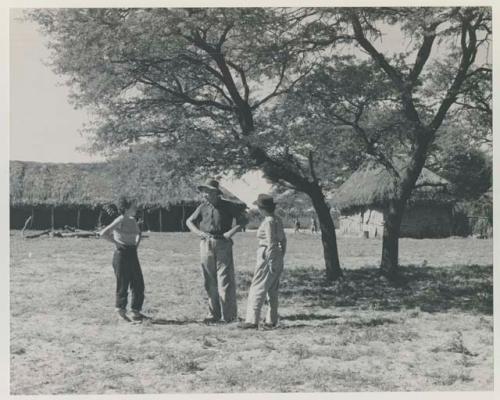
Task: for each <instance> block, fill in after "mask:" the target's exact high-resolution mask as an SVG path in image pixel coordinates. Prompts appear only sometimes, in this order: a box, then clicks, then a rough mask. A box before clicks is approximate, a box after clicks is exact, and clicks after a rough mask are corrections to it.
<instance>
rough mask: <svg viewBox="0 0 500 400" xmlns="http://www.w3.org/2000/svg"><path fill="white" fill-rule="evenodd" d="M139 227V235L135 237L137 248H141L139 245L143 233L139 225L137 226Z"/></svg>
mask: <svg viewBox="0 0 500 400" xmlns="http://www.w3.org/2000/svg"><path fill="white" fill-rule="evenodd" d="M137 227H138V228H139V233H138V234H137V236H136V237H135V247H139V243H141V240H142V231H141V228H140V227H139V224H137Z"/></svg>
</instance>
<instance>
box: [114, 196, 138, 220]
mask: <svg viewBox="0 0 500 400" xmlns="http://www.w3.org/2000/svg"><path fill="white" fill-rule="evenodd" d="M118 211H119V213H120V214H122V215H127V216H134V215H135V213H136V212H137V205H136V202H135V200H133V199H131V198H129V197H127V196H121V197H120V198H119V199H118Z"/></svg>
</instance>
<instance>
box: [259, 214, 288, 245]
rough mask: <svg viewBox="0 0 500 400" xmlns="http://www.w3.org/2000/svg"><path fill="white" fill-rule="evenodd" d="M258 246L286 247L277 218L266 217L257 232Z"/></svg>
mask: <svg viewBox="0 0 500 400" xmlns="http://www.w3.org/2000/svg"><path fill="white" fill-rule="evenodd" d="M257 238H258V239H259V246H267V247H268V248H274V247H278V246H279V244H280V243H281V244H283V245H286V236H285V230H284V229H283V223H282V222H281V218H279V217H277V216H267V217H265V218H264V221H262V223H261V224H260V226H259V229H258V230H257Z"/></svg>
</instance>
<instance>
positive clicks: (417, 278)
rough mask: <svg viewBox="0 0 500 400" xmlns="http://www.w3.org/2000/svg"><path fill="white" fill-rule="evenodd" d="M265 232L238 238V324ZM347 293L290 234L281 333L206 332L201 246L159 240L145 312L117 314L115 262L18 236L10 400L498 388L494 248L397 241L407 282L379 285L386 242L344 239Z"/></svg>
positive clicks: (100, 252)
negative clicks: (135, 321) (127, 316)
mask: <svg viewBox="0 0 500 400" xmlns="http://www.w3.org/2000/svg"><path fill="white" fill-rule="evenodd" d="M254 234H255V233H254V232H247V233H244V234H239V235H237V236H236V237H235V246H234V252H235V261H236V271H237V282H238V306H239V315H240V316H243V315H244V310H245V306H246V296H247V293H248V287H249V283H250V280H251V277H252V272H253V268H254V257H255V250H256V243H257V242H256V239H255V237H254ZM338 246H339V251H340V256H341V262H342V266H343V268H345V269H346V271H345V275H346V279H345V280H344V281H343V282H340V283H334V284H327V283H326V282H325V281H324V267H323V261H322V256H321V254H322V248H321V244H320V240H319V238H318V237H317V236H316V237H315V236H312V235H311V234H305V233H302V234H296V235H294V234H289V252H288V254H287V258H286V267H285V268H286V269H285V272H284V275H283V279H282V283H281V297H280V315H281V322H280V328H278V329H275V330H272V331H241V330H239V329H238V328H237V324H229V325H216V326H206V325H204V324H202V323H201V320H202V319H203V318H204V316H205V314H206V296H205V293H204V289H203V282H202V279H201V271H200V267H199V262H198V260H199V255H198V248H199V247H198V241H197V239H196V238H195V237H194V236H193V235H191V234H168V233H163V234H159V233H151V234H149V238H147V239H145V240H144V242H143V244H142V246H141V249H140V254H139V256H140V259H141V263H142V268H143V272H144V277H145V282H146V302H145V307H144V311H145V313H148V314H150V315H151V316H153V317H155V318H156V319H158V322H162V324H151V323H143V324H139V325H130V324H127V323H125V322H122V321H119V320H118V319H117V318H116V316H115V314H114V311H113V304H114V285H115V281H114V275H113V271H112V268H111V256H112V248H111V245H110V244H109V243H107V242H104V241H100V240H96V239H49V238H43V239H33V240H23V239H22V238H21V237H20V234H19V232H12V233H11V265H10V289H11V321H10V323H11V393H13V394H59V393H78V394H93V393H167V392H314V391H435V390H447V391H452V390H492V388H493V316H492V309H493V305H492V299H493V283H492V263H493V261H492V258H493V250H492V247H493V244H492V240H475V239H443V240H411V239H403V240H401V242H400V251H401V252H400V261H401V264H402V265H403V267H402V269H403V271H404V272H405V273H406V275H407V276H408V277H409V279H410V284H409V286H408V287H406V288H395V287H391V286H390V285H388V283H387V282H386V281H385V280H384V279H382V278H381V277H380V276H379V275H378V271H377V268H376V266H377V264H378V261H379V257H380V251H381V242H380V240H377V239H369V240H363V239H356V238H340V239H339V243H338Z"/></svg>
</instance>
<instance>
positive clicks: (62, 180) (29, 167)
mask: <svg viewBox="0 0 500 400" xmlns="http://www.w3.org/2000/svg"><path fill="white" fill-rule="evenodd" d="M118 171H119V169H117V168H116V165H115V164H113V163H39V162H25V161H11V162H10V229H22V228H23V226H24V224H25V222H26V220H27V219H28V218H29V217H31V222H30V225H29V226H28V228H29V229H38V230H42V229H50V228H52V229H60V228H63V227H64V226H66V225H68V226H72V227H76V228H79V229H86V230H93V229H95V228H96V227H98V226H101V225H104V224H107V223H109V222H111V221H112V220H113V219H114V218H115V217H116V216H117V214H114V213H113V207H112V206H110V205H111V204H113V203H115V201H116V199H117V198H118V196H119V195H120V194H126V195H127V194H128V195H131V196H133V197H134V198H136V199H137V202H138V205H139V212H138V216H139V218H140V219H141V223H142V228H143V229H144V230H151V231H161V232H165V231H170V232H176V231H184V230H186V229H187V228H186V219H187V218H188V217H189V215H190V214H191V213H192V212H193V211H194V209H195V208H196V207H197V205H198V204H199V202H200V200H201V195H200V193H199V192H198V191H197V190H196V182H190V181H188V180H187V179H186V180H182V181H179V180H176V181H175V183H174V181H166V180H164V179H163V180H162V179H160V178H159V177H158V176H151V177H150V178H151V179H149V180H145V179H141V177H140V176H138V177H136V178H138V179H133V178H134V177H130V176H127V177H124V176H120V175H119V174H118ZM125 173H126V174H129V171H125ZM124 182H128V184H127V185H125V184H124ZM138 182H141V183H140V184H139V183H138ZM222 189H223V192H224V196H225V197H226V198H228V199H229V200H231V201H233V202H236V203H239V204H241V205H242V207H245V204H244V203H243V202H241V200H239V199H238V198H236V197H235V196H234V195H233V194H231V193H230V192H228V191H227V190H226V189H224V188H222Z"/></svg>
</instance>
